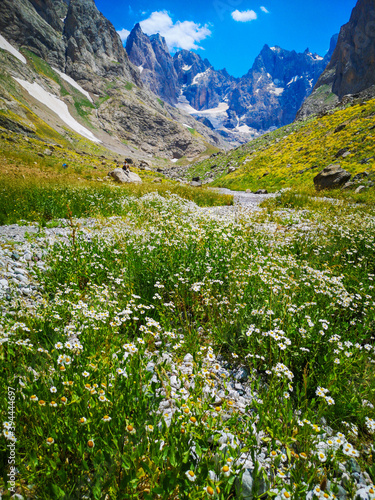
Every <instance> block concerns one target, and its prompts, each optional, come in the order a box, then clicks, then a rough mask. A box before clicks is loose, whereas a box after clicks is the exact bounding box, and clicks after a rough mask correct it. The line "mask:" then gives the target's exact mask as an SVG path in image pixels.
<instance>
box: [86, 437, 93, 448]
mask: <svg viewBox="0 0 375 500" xmlns="http://www.w3.org/2000/svg"><path fill="white" fill-rule="evenodd" d="M87 446H88V447H89V448H94V441H92V440H91V439H90V440H89V441H88V442H87Z"/></svg>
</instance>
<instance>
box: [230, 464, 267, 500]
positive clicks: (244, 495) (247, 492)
mask: <svg viewBox="0 0 375 500" xmlns="http://www.w3.org/2000/svg"><path fill="white" fill-rule="evenodd" d="M258 481H259V482H258V484H257V485H254V477H253V471H252V470H251V469H245V472H244V473H243V475H242V481H240V480H239V479H236V481H235V486H236V493H237V497H238V498H240V499H241V500H253V499H254V498H260V497H261V496H262V495H263V494H264V493H265V492H266V491H267V489H268V485H267V483H266V481H265V480H264V478H263V476H262V477H261V478H258ZM253 489H254V490H255V491H254V492H253Z"/></svg>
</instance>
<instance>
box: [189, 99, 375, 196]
mask: <svg viewBox="0 0 375 500" xmlns="http://www.w3.org/2000/svg"><path fill="white" fill-rule="evenodd" d="M374 116H375V100H374V99H373V100H370V101H367V102H366V103H364V104H357V105H355V106H352V107H348V108H346V109H341V110H338V111H336V112H333V113H331V114H327V115H326V116H323V117H320V118H311V119H309V120H307V121H303V122H297V123H293V124H291V125H288V126H286V127H283V128H281V129H278V130H276V131H274V132H271V133H268V134H266V135H264V136H262V137H260V138H258V139H256V140H254V141H252V142H250V143H248V144H246V145H245V146H242V147H240V148H237V149H235V150H233V151H231V152H230V153H228V154H227V155H219V156H216V157H213V158H210V159H208V160H206V161H204V162H202V163H200V164H196V165H193V166H192V168H191V169H190V175H191V176H193V175H204V173H206V172H208V171H210V170H214V171H215V172H217V173H219V176H218V177H217V178H216V179H215V181H214V183H213V185H214V186H221V187H227V188H231V189H239V190H241V189H251V190H257V189H260V188H262V189H268V190H269V191H276V190H278V189H280V188H283V187H296V186H299V187H301V186H306V187H307V186H311V185H312V179H313V177H314V176H315V175H316V174H317V173H318V172H319V171H320V170H322V169H323V168H324V167H326V166H327V165H329V164H330V163H340V164H341V166H342V167H343V168H345V169H346V170H348V171H349V172H350V173H352V174H356V173H359V172H363V171H368V172H371V171H374V165H375V163H374V158H373V156H374V150H375V129H373V128H372V127H373V125H374ZM340 125H345V128H344V129H343V130H341V131H339V132H335V130H336V129H337V127H339V126H340ZM341 148H348V149H349V151H350V153H351V154H350V155H349V156H347V157H346V158H341V157H340V158H335V155H336V154H337V152H338V151H339V150H340V149H341ZM370 157H372V159H370V160H369V162H368V164H363V163H361V161H362V160H365V159H367V158H370ZM229 164H231V165H232V166H234V167H239V168H238V170H236V171H235V172H233V173H230V174H228V169H227V166H228V165H229ZM214 165H216V167H214ZM311 167H316V168H315V169H313V170H306V171H305V172H303V173H301V171H302V170H305V169H309V168H311ZM220 172H222V173H221V174H220ZM267 173H268V175H265V174H267Z"/></svg>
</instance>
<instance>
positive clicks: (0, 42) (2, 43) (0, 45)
mask: <svg viewBox="0 0 375 500" xmlns="http://www.w3.org/2000/svg"><path fill="white" fill-rule="evenodd" d="M0 49H4V50H6V51H7V52H9V53H10V54H12V55H13V56H14V57H17V59H19V60H20V61H21V62H22V63H23V64H26V63H27V61H26V58H25V57H24V56H23V55H22V54H21V52H18V50H17V49H15V48H14V47H13V45H11V44H10V43H9V42H7V41H6V40H5V38H4V37H3V36H2V35H0Z"/></svg>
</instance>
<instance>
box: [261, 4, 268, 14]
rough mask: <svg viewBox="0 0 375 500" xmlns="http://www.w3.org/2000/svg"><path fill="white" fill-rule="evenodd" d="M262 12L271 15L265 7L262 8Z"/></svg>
mask: <svg viewBox="0 0 375 500" xmlns="http://www.w3.org/2000/svg"><path fill="white" fill-rule="evenodd" d="M260 10H261V11H262V12H265V13H266V14H269V13H270V11H269V10H268V9H266V8H265V7H263V6H262V7H261V8H260Z"/></svg>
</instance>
